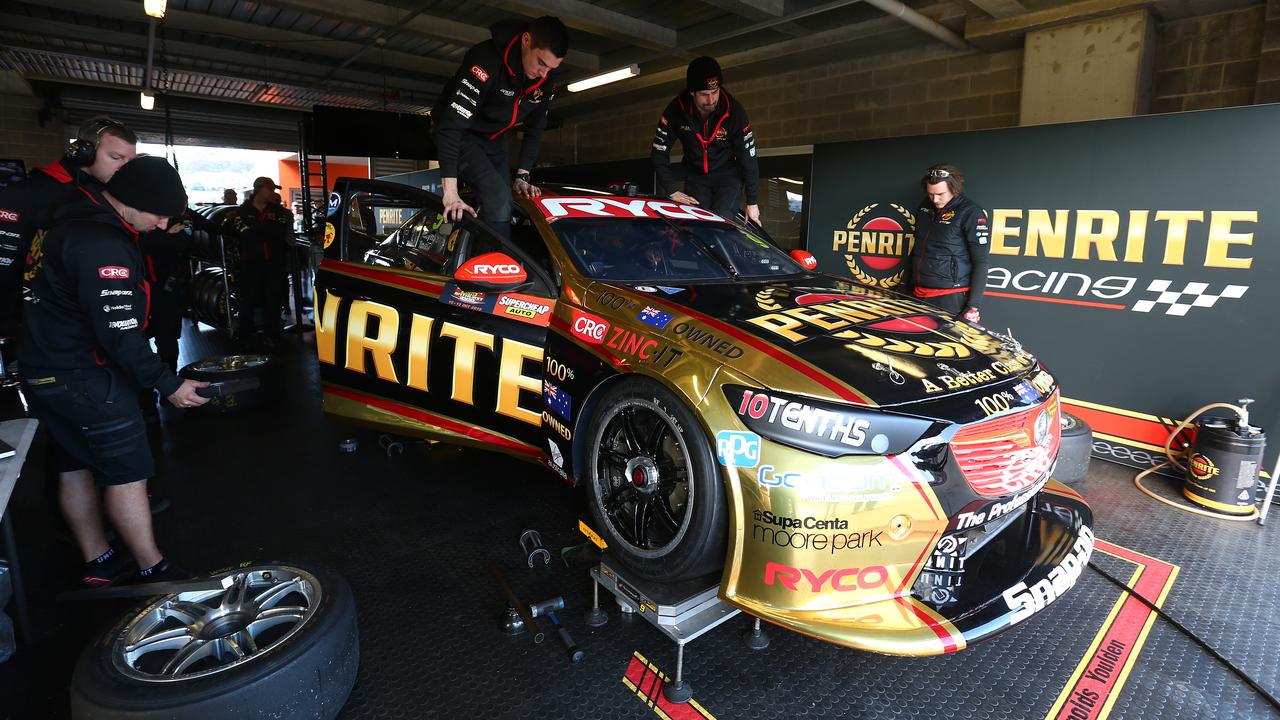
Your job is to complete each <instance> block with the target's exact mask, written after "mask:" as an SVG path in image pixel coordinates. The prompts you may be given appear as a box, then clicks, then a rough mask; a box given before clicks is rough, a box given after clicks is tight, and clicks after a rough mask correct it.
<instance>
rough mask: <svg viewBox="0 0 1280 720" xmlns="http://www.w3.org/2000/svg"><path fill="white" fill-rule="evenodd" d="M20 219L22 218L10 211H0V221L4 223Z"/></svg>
mask: <svg viewBox="0 0 1280 720" xmlns="http://www.w3.org/2000/svg"><path fill="white" fill-rule="evenodd" d="M20 217H22V216H21V215H19V214H18V213H16V212H14V211H12V210H4V209H0V220H4V221H5V222H18V218H20Z"/></svg>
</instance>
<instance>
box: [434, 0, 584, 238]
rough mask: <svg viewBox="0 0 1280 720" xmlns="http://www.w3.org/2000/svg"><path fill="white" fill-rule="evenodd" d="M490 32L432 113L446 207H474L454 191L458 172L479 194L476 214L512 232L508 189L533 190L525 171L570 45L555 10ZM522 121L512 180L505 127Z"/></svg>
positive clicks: (449, 210)
mask: <svg viewBox="0 0 1280 720" xmlns="http://www.w3.org/2000/svg"><path fill="white" fill-rule="evenodd" d="M490 32H491V34H492V39H490V40H486V41H485V42H482V43H480V44H479V45H476V46H475V47H472V48H471V49H470V50H468V51H467V54H466V55H465V56H463V58H462V65H461V67H459V68H458V72H457V74H455V75H454V76H453V79H452V80H450V81H449V84H448V85H446V86H445V88H444V92H442V93H440V100H439V101H438V102H437V103H436V107H435V110H434V111H433V112H432V117H433V118H434V119H435V123H436V124H435V140H436V146H437V147H438V148H439V150H440V176H441V178H442V180H441V182H442V184H443V185H444V197H443V202H444V211H445V215H446V216H447V217H448V219H449V220H451V221H457V220H461V219H462V214H463V213H464V212H469V213H472V214H475V212H476V211H475V210H474V209H473V208H472V207H471V206H470V205H468V204H467V203H466V202H464V201H463V200H462V199H461V198H460V197H459V196H458V180H459V179H462V180H465V181H466V182H467V184H468V185H470V186H471V189H472V190H474V191H475V193H476V197H477V198H478V199H479V203H478V204H479V206H480V219H481V220H484V221H485V223H487V224H488V225H489V226H490V227H492V228H493V229H494V230H495V231H496V232H498V234H500V235H501V236H502V237H504V238H506V237H510V236H511V197H512V196H511V194H512V192H513V191H514V192H516V193H518V194H520V195H524V196H526V197H537V196H538V195H541V194H542V193H541V191H540V190H539V189H538V188H537V186H535V185H532V184H530V182H529V171H530V170H532V169H533V166H534V164H535V163H536V162H537V160H538V147H539V145H541V143H542V131H543V129H544V128H546V126H547V108H548V107H550V105H551V99H552V97H554V96H555V93H556V89H557V84H558V78H559V73H558V72H557V68H559V67H560V63H561V62H563V61H564V56H565V55H566V54H568V52H569V32H568V31H567V30H566V29H565V27H564V23H562V22H560V20H559V18H554V17H551V16H549V15H547V16H543V17H540V18H538V19H537V20H534V21H533V22H530V23H528V24H527V25H521V24H518V23H510V22H503V23H498V24H496V25H494V26H493V27H492V28H491V29H490ZM521 123H523V126H524V142H523V144H522V145H521V149H520V157H519V159H518V161H517V164H516V173H515V180H514V182H512V180H511V174H510V173H511V167H510V163H509V161H508V159H507V138H506V137H505V135H506V133H507V131H509V130H511V129H512V128H513V127H515V126H516V125H517V124H521Z"/></svg>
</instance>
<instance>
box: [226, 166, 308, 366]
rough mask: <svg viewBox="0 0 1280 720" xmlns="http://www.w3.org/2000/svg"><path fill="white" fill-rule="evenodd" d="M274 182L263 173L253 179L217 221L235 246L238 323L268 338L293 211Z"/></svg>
mask: <svg viewBox="0 0 1280 720" xmlns="http://www.w3.org/2000/svg"><path fill="white" fill-rule="evenodd" d="M279 188H280V186H279V185H277V184H276V183H275V181H274V180H272V179H271V178H268V177H260V178H258V179H257V180H254V181H253V195H252V196H250V197H249V199H248V200H246V201H245V202H244V204H242V205H241V206H240V207H238V208H236V209H235V210H232V211H229V212H227V213H226V215H225V216H224V217H223V224H222V232H223V233H224V234H226V236H228V237H231V238H233V239H234V240H235V241H236V244H237V246H238V247H239V250H240V269H239V272H238V273H237V276H236V289H237V290H238V292H239V302H240V324H241V327H243V328H244V329H245V330H246V331H252V332H254V333H258V332H261V333H263V334H265V335H266V338H267V340H269V341H272V342H274V341H276V340H278V339H279V338H280V314H281V312H282V311H283V309H284V283H285V276H284V275H285V253H286V252H288V251H289V238H290V237H291V236H292V235H293V215H291V214H290V213H289V211H288V210H285V209H284V206H282V205H281V204H280V203H279V201H278V200H277V198H278V196H277V195H276V190H278V189H279ZM257 313H261V317H262V320H261V324H259V321H257V320H255V317H254V316H255V314H257Z"/></svg>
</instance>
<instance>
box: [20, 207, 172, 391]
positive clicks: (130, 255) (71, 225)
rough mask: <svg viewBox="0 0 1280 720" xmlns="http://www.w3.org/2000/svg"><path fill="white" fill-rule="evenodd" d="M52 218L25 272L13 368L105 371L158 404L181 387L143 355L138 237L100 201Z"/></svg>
mask: <svg viewBox="0 0 1280 720" xmlns="http://www.w3.org/2000/svg"><path fill="white" fill-rule="evenodd" d="M84 196H85V198H87V201H86V202H77V203H73V204H70V205H65V206H64V207H63V210H62V211H60V212H58V213H55V217H54V228H53V230H51V231H49V233H48V234H47V235H45V237H44V241H43V242H42V243H41V245H40V248H39V252H38V254H37V255H36V256H35V257H34V258H33V263H32V265H31V267H30V269H29V274H30V275H31V279H30V280H29V281H27V286H26V289H27V292H26V293H25V297H24V298H23V328H22V343H21V344H20V345H19V346H18V361H19V362H20V363H21V364H22V366H23V368H30V369H32V370H33V371H34V372H43V371H54V372H57V371H59V370H79V369H88V368H95V367H103V366H108V367H110V368H111V369H112V370H114V371H115V372H116V373H117V375H119V376H122V377H123V378H124V379H125V380H127V381H129V382H132V383H133V384H134V385H135V386H137V387H138V388H155V389H156V390H159V391H160V393H161V394H162V395H164V396H169V395H172V394H173V393H174V391H176V390H177V389H178V387H179V386H180V385H181V384H182V381H181V380H180V379H179V378H178V376H177V375H175V374H174V373H173V372H172V371H170V370H169V368H168V367H166V366H165V364H164V362H163V361H161V360H160V357H159V356H158V355H156V354H155V353H154V352H153V351H152V350H151V343H150V341H149V340H148V339H147V335H146V333H145V332H144V329H145V327H146V323H147V309H148V305H149V303H150V287H149V285H148V284H147V281H146V269H145V266H144V263H143V260H142V254H141V253H140V252H139V251H138V246H137V244H138V231H137V230H135V229H134V228H133V226H131V225H129V223H127V222H125V221H124V218H122V217H120V215H119V214H117V213H116V211H115V210H114V209H113V208H112V207H111V205H110V204H108V203H107V202H106V200H104V199H102V198H100V197H93V196H91V195H90V194H88V193H85V194H84Z"/></svg>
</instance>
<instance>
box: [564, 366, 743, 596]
mask: <svg viewBox="0 0 1280 720" xmlns="http://www.w3.org/2000/svg"><path fill="white" fill-rule="evenodd" d="M586 427H587V428H588V430H587V431H586V433H584V434H586V435H587V449H586V450H587V451H586V460H587V462H586V468H585V469H586V473H584V474H585V475H586V483H585V484H586V486H587V495H588V504H589V506H590V509H591V514H592V517H593V518H594V519H595V521H596V524H597V525H598V526H599V527H601V528H603V532H604V534H605V536H606V540H607V541H608V543H609V548H610V550H611V551H612V552H613V553H614V555H615V556H616V557H617V558H618V560H619V561H620V562H621V563H622V564H623V565H625V566H626V567H628V568H630V569H631V570H633V571H634V572H636V573H637V574H639V575H641V576H643V577H645V578H648V579H651V580H662V581H672V580H682V579H686V578H690V577H697V576H699V575H705V574H707V573H710V572H714V571H716V570H718V569H719V568H720V567H721V566H722V565H723V564H724V553H725V541H726V533H727V516H726V509H725V492H724V484H723V482H722V481H721V478H720V474H719V472H718V467H717V465H716V464H715V460H714V458H713V455H712V452H711V445H710V442H709V441H708V440H707V437H706V435H705V434H704V433H703V431H702V427H701V426H700V425H699V424H698V422H697V419H696V418H695V417H694V415H693V413H692V412H691V411H690V410H689V409H688V408H687V407H686V406H685V405H684V403H682V402H680V400H679V398H677V397H676V396H675V395H674V394H673V393H672V392H671V391H669V390H667V389H666V388H664V387H662V386H661V385H659V384H657V383H656V382H653V381H650V380H643V379H632V380H627V381H625V382H624V383H622V384H620V385H618V386H617V387H615V388H613V389H612V390H610V391H608V394H607V395H606V396H605V397H604V398H602V400H601V401H600V402H599V403H598V404H597V405H596V407H595V410H594V412H593V413H592V414H591V417H590V420H589V423H588V424H587V426H586Z"/></svg>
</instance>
